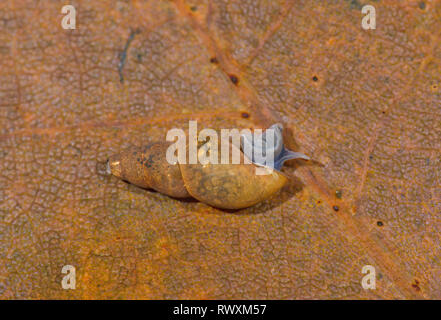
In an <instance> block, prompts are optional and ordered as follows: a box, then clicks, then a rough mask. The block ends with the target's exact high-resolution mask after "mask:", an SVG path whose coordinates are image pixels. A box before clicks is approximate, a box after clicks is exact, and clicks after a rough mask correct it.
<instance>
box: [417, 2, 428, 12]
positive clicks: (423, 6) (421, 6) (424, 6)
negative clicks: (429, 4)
mask: <svg viewBox="0 0 441 320" xmlns="http://www.w3.org/2000/svg"><path fill="white" fill-rule="evenodd" d="M418 6H419V7H420V9H421V10H424V9H426V3H425V2H424V1H420V3H419V4H418Z"/></svg>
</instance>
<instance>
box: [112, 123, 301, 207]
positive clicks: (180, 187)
mask: <svg viewBox="0 0 441 320" xmlns="http://www.w3.org/2000/svg"><path fill="white" fill-rule="evenodd" d="M271 128H273V129H275V132H276V133H275V136H276V139H275V144H274V146H272V147H271V146H270V147H271V148H273V149H274V150H273V151H274V154H275V162H274V168H273V167H265V166H264V165H263V164H261V163H257V162H255V161H253V158H252V154H249V152H248V154H249V156H247V154H245V153H244V152H243V150H252V149H253V146H254V143H255V139H256V138H255V139H254V140H250V139H246V137H242V140H241V146H242V147H243V146H244V145H245V144H251V148H243V150H241V149H242V148H241V146H235V145H233V144H232V145H230V148H231V150H233V149H239V148H240V149H239V150H238V152H239V153H240V156H241V161H240V163H239V164H230V163H228V164H224V163H221V161H218V163H206V164H201V163H199V162H198V163H196V164H182V163H177V164H170V163H169V162H168V161H167V159H166V152H167V149H168V148H169V146H170V143H169V142H154V143H151V144H148V145H147V146H145V147H142V148H139V147H131V148H129V149H126V150H123V151H122V152H120V153H119V154H116V155H113V156H111V157H110V158H109V159H108V162H107V170H108V172H109V173H111V174H113V175H115V176H117V177H119V178H121V179H123V180H126V181H128V182H130V183H132V184H135V185H137V186H139V187H142V188H149V189H154V190H156V191H158V192H161V193H163V194H166V195H169V196H171V197H175V198H188V197H193V198H195V199H197V200H199V201H201V202H203V203H206V204H209V205H211V206H213V207H217V208H222V209H241V208H246V207H250V206H253V205H255V204H257V203H259V202H261V201H263V200H265V199H268V198H269V197H270V196H271V195H273V194H274V193H276V192H277V191H279V190H280V189H281V188H282V187H283V186H284V185H285V183H286V182H287V181H288V179H287V177H286V176H285V175H284V174H283V173H282V172H280V171H279V169H280V167H281V166H282V164H283V162H284V161H286V160H288V159H295V158H302V159H309V158H308V157H306V156H305V155H303V154H301V153H296V152H292V151H289V150H286V149H285V147H284V145H283V140H282V136H281V126H280V125H278V124H277V125H274V126H272V127H271ZM257 139H262V140H263V145H264V147H265V134H263V135H262V136H260V138H259V137H257ZM210 143H211V141H209V142H207V143H206V144H205V147H207V145H209V144H210ZM258 145H259V147H262V141H259V144H258ZM266 148H267V149H268V146H266ZM236 151H237V150H236ZM197 152H198V159H199V156H200V153H204V152H206V149H204V148H199V149H198V151H197ZM219 160H220V159H219ZM246 160H248V161H246ZM257 167H259V168H260V170H265V171H266V172H264V174H262V173H261V174H259V175H257V174H256V168H257Z"/></svg>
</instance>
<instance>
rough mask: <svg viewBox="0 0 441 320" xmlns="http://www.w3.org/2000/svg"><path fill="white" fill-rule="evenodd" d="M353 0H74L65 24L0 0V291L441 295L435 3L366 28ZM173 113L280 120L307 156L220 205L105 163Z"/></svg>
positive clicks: (219, 121)
mask: <svg viewBox="0 0 441 320" xmlns="http://www.w3.org/2000/svg"><path fill="white" fill-rule="evenodd" d="M366 3H367V1H361V0H359V1H332V2H324V1H311V0H308V1H306V0H304V1H290V0H286V1H283V0H279V1H269V0H259V1H255V0H253V1H243V0H237V1H227V0H219V1H218V0H216V1H210V0H200V1H184V0H176V1H153V0H151V1H135V0H133V1H110V0H106V1H85V0H83V1H73V3H72V4H73V5H74V6H75V8H76V9H77V28H76V29H75V30H64V29H62V28H61V19H62V18H63V14H61V13H60V12H61V7H62V6H63V5H64V3H63V2H62V1H44V2H35V1H32V0H19V1H12V0H10V1H2V2H1V4H0V248H1V249H0V296H1V297H2V298H9V299H11V298H82V299H96V298H104V299H107V298H109V299H117V298H125V299H130V298H145V299H163V298H182V299H186V298H187V299H188V298H196V299H198V298H202V299H212V298H223V299H232V298H240V299H266V298H268V299H297V298H303V299H307V298H328V299H336V298H338V299H347V298H362V299H378V298H437V299H439V298H441V285H440V281H439V278H440V276H441V269H440V258H439V252H440V240H441V239H440V232H439V231H440V226H441V219H440V211H441V206H440V199H441V188H440V185H441V169H440V168H441V156H440V152H439V150H440V149H441V139H440V138H441V126H440V123H441V122H440V120H441V113H440V111H439V106H440V105H441V91H440V87H441V72H440V68H441V65H440V64H441V42H440V36H441V33H440V30H441V22H440V21H441V19H440V18H441V2H440V1H430V2H427V3H425V6H421V5H419V1H391V0H390V1H381V2H373V4H374V6H375V8H376V10H377V28H376V29H375V30H363V29H362V28H361V19H362V17H363V15H362V14H361V7H362V6H363V5H364V4H366ZM190 119H191V120H198V121H199V124H200V125H203V126H206V127H214V128H228V127H237V126H240V127H262V126H268V125H270V124H272V123H274V122H276V121H281V122H282V123H283V124H284V125H285V128H286V139H287V142H288V144H289V145H290V146H291V148H293V149H295V150H299V151H301V152H304V153H306V154H308V155H309V156H311V157H312V158H313V159H314V160H315V161H313V162H311V163H309V164H307V165H300V164H298V163H295V164H292V165H291V166H289V167H286V168H285V169H284V170H285V172H286V173H287V174H288V175H290V176H291V177H292V179H291V182H290V183H289V185H288V186H287V187H286V188H284V189H283V191H282V192H281V193H280V194H279V195H277V196H275V197H273V198H272V199H270V200H268V201H265V202H263V203H261V204H259V205H257V206H255V207H252V208H249V209H244V210H240V211H237V212H234V213H229V212H224V211H221V210H217V209H214V208H211V207H208V206H207V205H205V204H202V203H199V202H196V201H179V200H175V199H171V198H169V197H167V196H164V195H162V194H159V193H154V192H151V191H147V190H142V189H139V188H137V187H134V186H132V185H129V184H127V183H125V182H122V181H120V180H118V179H116V178H115V177H110V176H108V175H106V174H105V172H104V171H105V170H104V168H103V162H104V161H105V160H106V158H107V157H108V156H109V155H111V154H113V153H116V152H117V151H118V150H120V149H122V148H125V147H128V146H130V145H143V144H145V143H147V142H149V141H154V140H160V139H164V136H165V133H166V131H167V130H168V129H170V128H173V127H185V126H186V125H187V123H188V120H190ZM368 264H369V265H373V266H374V267H375V268H376V272H377V283H376V289H375V290H365V289H363V288H362V287H361V279H362V278H363V276H364V275H363V274H362V273H361V270H362V267H363V266H364V265H368ZM64 265H73V266H75V267H76V270H77V288H76V289H75V290H64V289H62V287H61V280H62V277H63V274H62V273H61V269H62V267H63V266H64Z"/></svg>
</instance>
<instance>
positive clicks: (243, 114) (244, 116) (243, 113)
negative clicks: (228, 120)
mask: <svg viewBox="0 0 441 320" xmlns="http://www.w3.org/2000/svg"><path fill="white" fill-rule="evenodd" d="M240 116H241V117H242V118H244V119H246V118H249V117H250V114H249V113H248V112H242V113H241V114H240Z"/></svg>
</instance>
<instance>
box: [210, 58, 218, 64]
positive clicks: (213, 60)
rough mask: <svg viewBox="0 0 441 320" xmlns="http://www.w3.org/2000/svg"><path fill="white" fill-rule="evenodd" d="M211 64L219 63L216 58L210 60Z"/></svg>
mask: <svg viewBox="0 0 441 320" xmlns="http://www.w3.org/2000/svg"><path fill="white" fill-rule="evenodd" d="M210 62H211V63H219V61H218V60H217V58H216V57H213V58H211V59H210Z"/></svg>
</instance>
